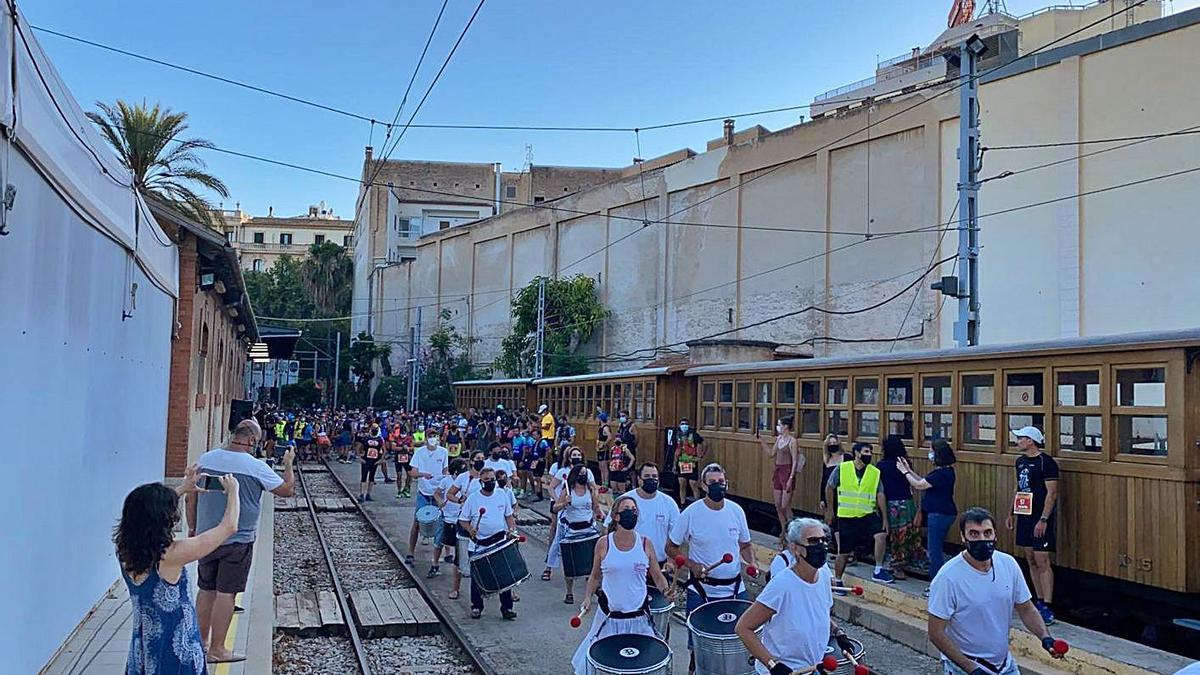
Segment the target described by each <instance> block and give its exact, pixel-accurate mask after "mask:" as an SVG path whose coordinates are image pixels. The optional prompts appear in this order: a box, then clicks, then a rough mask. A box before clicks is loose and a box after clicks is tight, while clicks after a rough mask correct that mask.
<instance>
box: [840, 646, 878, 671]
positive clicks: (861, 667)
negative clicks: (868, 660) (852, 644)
mask: <svg viewBox="0 0 1200 675" xmlns="http://www.w3.org/2000/svg"><path fill="white" fill-rule="evenodd" d="M842 653H843V654H845V655H846V658H848V659H850V663H853V664H854V675H871V669H870V668H868V667H867V666H866V664H863V663H859V662H858V659H856V658H854V655H853V654H851V653H850V651H849V650H847V649H843V650H842Z"/></svg>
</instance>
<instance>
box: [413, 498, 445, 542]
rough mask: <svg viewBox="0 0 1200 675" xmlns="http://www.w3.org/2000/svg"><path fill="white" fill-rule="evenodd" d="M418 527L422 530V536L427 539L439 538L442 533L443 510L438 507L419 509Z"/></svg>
mask: <svg viewBox="0 0 1200 675" xmlns="http://www.w3.org/2000/svg"><path fill="white" fill-rule="evenodd" d="M417 525H418V526H419V527H420V528H421V536H422V537H425V538H426V539H433V538H435V537H436V538H438V539H440V538H441V537H439V536H438V535H440V534H441V531H442V510H441V509H439V508H438V507H436V506H432V505H431V506H422V507H421V508H419V509H417Z"/></svg>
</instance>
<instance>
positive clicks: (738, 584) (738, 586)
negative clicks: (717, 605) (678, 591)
mask: <svg viewBox="0 0 1200 675" xmlns="http://www.w3.org/2000/svg"><path fill="white" fill-rule="evenodd" d="M684 583H685V584H686V585H688V586H691V587H692V588H693V589H694V590H695V591H696V594H697V595H699V596H700V599H701V600H703V601H704V602H708V593H706V592H705V591H704V586H702V585H701V581H700V579H699V578H697V577H696V576H689V577H688V580H687V581H686V582H684ZM704 583H706V584H708V585H709V586H733V595H732V596H730V597H732V598H736V597H737V596H738V593H740V592H741V590H742V575H740V574H739V575H737V576H736V577H731V578H729V579H714V578H712V577H704ZM722 599H723V598H722Z"/></svg>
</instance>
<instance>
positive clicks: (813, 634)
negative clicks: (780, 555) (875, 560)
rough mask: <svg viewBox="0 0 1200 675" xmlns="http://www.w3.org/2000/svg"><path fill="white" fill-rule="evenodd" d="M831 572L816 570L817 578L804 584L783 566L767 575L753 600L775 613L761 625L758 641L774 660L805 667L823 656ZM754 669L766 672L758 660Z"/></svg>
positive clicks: (826, 644)
mask: <svg viewBox="0 0 1200 675" xmlns="http://www.w3.org/2000/svg"><path fill="white" fill-rule="evenodd" d="M832 583H833V575H832V574H830V573H829V568H828V567H821V568H819V569H818V570H817V580H816V582H814V583H811V584H810V583H808V582H807V581H805V580H804V579H801V578H800V575H798V574H796V573H795V572H793V571H791V570H789V569H787V568H784V570H783V572H781V573H780V574H778V575H774V576H772V577H771V583H769V584H767V586H766V588H764V589H763V590H762V593H759V594H758V598H757V602H759V603H761V604H762V605H765V606H766V607H769V608H770V609H773V610H775V616H772V617H771V620H770V621H768V622H767V623H766V624H764V625H763V632H762V643H763V646H764V647H766V648H767V651H769V652H771V655H772V656H774V657H775V658H776V659H778V660H780V661H782V662H783V663H786V664H787V665H789V666H791V667H792V668H793V669H801V668H809V667H812V665H813V664H816V663H820V662H821V659H823V658H825V647H826V646H828V644H829V612H830V610H831V609H833V590H832V588H831V587H830V585H831V584H832ZM754 668H755V670H757V671H758V672H759V673H761V674H763V675H766V674H767V673H769V672H770V671H769V670H768V669H767V667H766V666H764V665H763V664H761V663H757V662H756V663H755V665H754Z"/></svg>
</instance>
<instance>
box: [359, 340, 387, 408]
mask: <svg viewBox="0 0 1200 675" xmlns="http://www.w3.org/2000/svg"><path fill="white" fill-rule="evenodd" d="M391 354H392V346H391V345H390V344H388V343H386V342H375V338H373V337H371V336H370V335H367V334H366V333H359V334H358V337H356V338H354V344H353V345H351V346H350V370H351V372H353V373H354V376H355V377H356V378H358V392H359V394H364V395H366V396H367V400H368V403H369V404H371V405H373V403H372V398H371V396H370V392H371V384H372V383H373V381H374V380H375V362H376V360H378V361H379V364H380V368H381V370H382V371H383V377H385V378H386V377H391V375H392V366H391V363H390V362H389V361H388V357H389V356H391ZM375 393H378V391H376V392H375Z"/></svg>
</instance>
